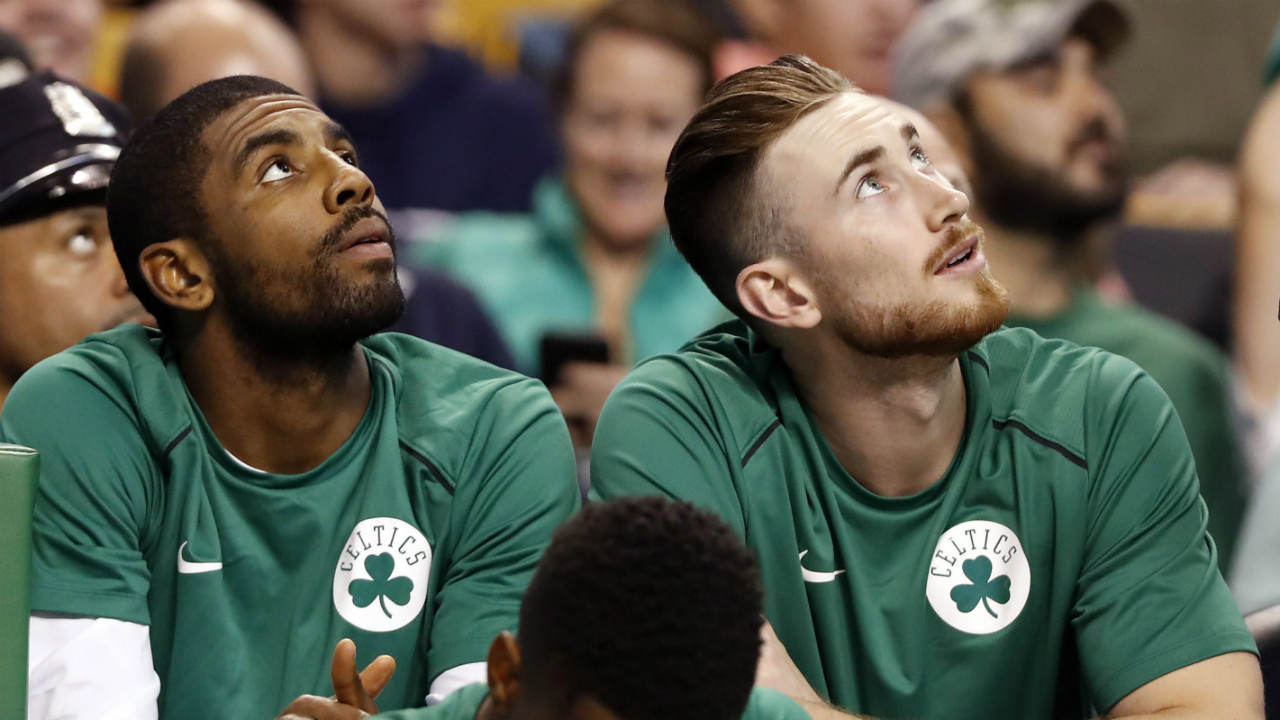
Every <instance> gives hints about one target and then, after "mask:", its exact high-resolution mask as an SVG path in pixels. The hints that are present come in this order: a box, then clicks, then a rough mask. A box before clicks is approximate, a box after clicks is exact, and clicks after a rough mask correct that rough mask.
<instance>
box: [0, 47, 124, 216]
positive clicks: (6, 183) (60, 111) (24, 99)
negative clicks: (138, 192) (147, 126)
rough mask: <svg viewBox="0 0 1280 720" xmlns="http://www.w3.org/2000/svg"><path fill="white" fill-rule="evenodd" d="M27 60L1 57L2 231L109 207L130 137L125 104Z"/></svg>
mask: <svg viewBox="0 0 1280 720" xmlns="http://www.w3.org/2000/svg"><path fill="white" fill-rule="evenodd" d="M21 60H22V59H21V57H20V56H19V55H17V54H9V56H8V57H3V56H0V70H2V71H0V107H2V108H4V112H0V224H10V223H14V222H23V221H26V220H31V219H35V218H38V217H41V216H44V215H48V214H49V213H52V212H56V211H58V210H61V209H64V208H67V207H75V206H79V205H91V204H98V203H103V202H105V198H106V188H107V180H108V179H109V178H110V176H111V167H112V165H113V164H114V163H115V160H116V158H117V157H119V156H120V148H121V147H122V146H123V145H124V139H125V138H124V136H125V133H126V132H127V131H128V115H127V114H126V112H125V110H124V108H123V107H122V106H121V105H119V104H118V103H115V102H113V101H111V100H109V99H107V98H106V97H103V96H102V95H99V94H97V93H95V92H93V91H92V90H89V89H88V88H86V87H84V86H82V85H79V84H77V83H74V82H72V81H70V80H65V79H63V78H60V77H58V76H56V75H54V74H53V73H51V72H34V73H33V72H30V70H29V66H27V65H25V64H18V63H20V62H21ZM15 61H17V62H15Z"/></svg>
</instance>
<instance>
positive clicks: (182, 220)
mask: <svg viewBox="0 0 1280 720" xmlns="http://www.w3.org/2000/svg"><path fill="white" fill-rule="evenodd" d="M108 217H109V221H110V226H111V230H112V235H113V236H114V237H115V238H116V254H117V255H118V257H119V260H120V264H121V266H122V267H123V268H124V271H125V275H126V277H127V278H128V281H129V286H130V287H131V288H132V289H133V290H134V292H135V294H137V295H138V297H139V298H140V299H141V300H142V302H143V304H144V305H145V306H146V307H147V308H148V309H149V310H150V311H151V312H152V314H154V315H155V317H156V319H157V321H158V322H159V325H160V328H161V330H160V331H149V330H145V329H143V328H142V327H139V326H136V325H129V326H125V327H123V328H119V329H117V330H114V331H111V332H108V333H104V334H101V335H97V336H94V337H92V338H90V339H88V340H86V341H85V342H84V343H82V344H80V345H78V346H76V347H74V348H72V349H71V350H69V351H67V352H65V353H62V354H60V355H57V356H55V357H54V358H52V359H50V360H48V361H46V362H44V363H42V364H41V365H39V366H37V367H36V368H34V369H33V370H31V371H30V372H29V373H28V374H27V375H26V376H24V377H23V378H22V380H21V381H20V382H19V383H18V384H17V385H16V386H15V387H14V390H13V392H12V394H11V395H10V397H9V401H8V402H7V403H6V406H5V409H4V414H3V416H0V438H2V439H3V440H4V441H8V442H16V443H20V444H23V445H28V446H31V447H34V448H36V449H38V450H40V452H41V454H42V456H43V465H42V469H41V477H40V485H39V489H38V493H37V499H36V507H35V517H34V527H35V538H34V556H33V566H34V569H33V578H34V579H33V587H32V592H31V607H32V609H33V617H32V622H31V637H32V640H31V646H32V651H31V673H30V677H31V686H30V695H31V698H30V707H31V711H32V714H31V715H30V717H55V716H56V717H59V718H66V717H85V718H89V717H92V718H100V717H129V718H155V717H157V716H158V717H161V718H190V717H271V716H273V715H274V714H275V713H276V712H277V711H278V710H279V709H280V708H282V707H284V706H285V705H286V704H287V703H288V702H289V701H291V700H292V699H293V698H294V697H296V696H298V695H300V694H303V693H313V692H322V691H325V690H326V689H327V688H328V686H329V673H328V669H329V662H328V658H329V654H330V653H329V650H330V648H332V647H333V646H334V644H335V643H337V642H338V640H339V639H341V638H343V637H350V638H352V639H354V640H355V641H356V642H358V643H359V646H360V648H361V650H363V651H367V652H369V653H370V654H371V655H373V654H377V655H379V656H382V655H386V656H390V658H391V659H390V660H388V659H380V660H378V661H376V662H375V663H374V664H373V665H372V666H371V668H370V673H371V675H373V676H376V677H371V678H370V680H369V684H370V685H372V686H374V687H381V686H382V685H383V683H384V681H386V678H387V675H388V673H389V671H390V669H391V667H390V666H391V664H392V662H393V661H394V664H395V665H396V666H398V670H397V671H396V672H395V674H394V675H393V676H392V677H391V678H390V681H389V682H386V684H385V688H384V689H382V691H381V695H380V698H379V700H380V702H381V704H382V706H383V707H384V708H387V709H392V708H400V707H407V706H418V705H421V704H422V703H423V702H424V700H426V701H428V702H431V701H432V698H429V697H428V693H430V694H431V695H434V696H437V697H438V696H441V695H444V694H446V693H448V692H449V691H450V690H451V689H453V688H456V687H459V686H462V685H465V684H468V683H470V682H474V681H477V680H483V679H484V677H485V674H484V662H483V661H484V658H485V654H486V650H487V648H488V643H489V640H490V639H491V638H492V636H493V635H494V634H495V633H498V632H501V631H502V630H504V629H507V630H509V629H511V628H512V627H514V624H515V622H516V617H517V612H518V608H519V604H520V595H521V593H522V591H523V589H524V586H525V585H526V584H527V583H528V580H529V578H530V576H531V575H532V573H533V569H534V566H535V564H536V562H537V559H538V557H539V555H540V554H541V552H542V550H543V548H544V547H545V546H546V544H547V543H548V542H549V539H550V536H551V531H552V529H553V528H554V527H555V526H557V525H558V524H559V523H560V522H561V521H562V520H563V519H564V518H566V517H568V516H569V515H570V514H571V513H572V512H573V511H574V509H575V508H576V507H577V504H578V491H577V486H576V482H575V476H574V461H573V454H572V450H571V449H570V446H569V438H568V433H567V430H566V429H565V426H564V422H563V420H562V419H561V418H560V416H559V414H558V413H557V412H556V408H555V405H554V404H553V403H552V401H551V398H550V396H549V394H548V393H547V392H546V390H545V389H544V388H543V387H542V386H541V385H539V384H538V383H536V382H534V381H532V380H528V379H526V378H523V377H521V376H519V375H516V374H514V373H510V372H507V371H504V370H500V369H498V368H495V367H493V366H491V365H488V364H485V363H483V362H480V361H477V360H474V359H472V358H470V357H467V356H464V355H461V354H459V353H455V352H453V351H449V350H445V349H444V348H441V347H438V346H435V345H431V344H429V343H426V342H424V341H420V340H416V339H413V338H409V337H407V336H400V335H373V333H375V332H377V331H378V330H380V329H382V328H384V327H386V326H387V325H389V324H391V323H392V322H393V321H394V320H395V319H396V317H397V315H399V313H400V312H401V309H402V306H403V296H402V293H401V290H400V287H399V285H398V283H397V280H396V273H395V250H394V247H395V246H394V239H393V237H392V233H391V229H390V227H389V226H388V225H387V222H386V220H385V218H384V216H383V209H382V205H381V203H380V202H379V200H378V198H377V196H376V195H375V193H374V188H373V185H372V184H371V183H370V182H369V179H368V177H366V176H365V174H364V173H363V172H362V171H360V169H359V166H358V162H357V160H356V150H355V148H354V147H353V146H352V144H351V142H350V139H349V138H348V136H347V135H346V133H345V131H344V130H343V129H342V127H341V126H339V125H337V124H336V123H334V122H332V121H331V120H330V119H329V118H327V117H326V116H325V115H324V114H323V113H321V112H320V111H319V110H317V109H316V107H315V106H314V105H313V104H312V103H311V102H310V101H308V100H307V99H305V98H303V97H301V96H299V95H297V94H296V93H295V92H294V91H293V90H291V89H289V88H288V87H285V86H283V85H281V84H279V83H277V82H274V81H270V80H266V79H263V78H257V77H249V76H237V77H231V78H225V79H220V80H214V81H211V82H208V83H205V84H203V85H200V86H197V87H196V88H194V89H192V90H190V91H189V92H187V93H186V94H184V95H182V96H181V97H179V98H178V99H177V100H175V101H174V102H173V103H171V104H170V105H168V106H167V107H165V108H164V109H162V110H161V111H160V112H159V113H157V114H156V116H155V117H154V118H153V119H152V120H151V121H149V122H148V123H147V124H146V125H144V126H143V127H141V128H140V129H139V130H138V131H137V133H136V134H135V135H134V137H133V138H132V139H131V140H130V142H129V144H128V145H127V146H126V147H125V149H124V151H123V153H122V154H121V156H120V159H119V161H118V163H117V164H116V167H115V170H114V171H113V173H112V185H111V191H110V195H109V197H108ZM71 422H73V423H74V424H75V425H74V427H75V430H74V431H71V432H69V427H68V423H71Z"/></svg>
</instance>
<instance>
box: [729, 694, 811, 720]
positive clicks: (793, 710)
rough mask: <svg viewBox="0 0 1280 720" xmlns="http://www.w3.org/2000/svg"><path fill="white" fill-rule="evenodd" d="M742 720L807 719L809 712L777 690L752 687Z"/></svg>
mask: <svg viewBox="0 0 1280 720" xmlns="http://www.w3.org/2000/svg"><path fill="white" fill-rule="evenodd" d="M742 720H809V713H807V712H805V710H804V708H802V707H800V706H799V705H797V704H796V702H795V701H794V700H792V699H791V698H789V697H787V696H786V695H783V694H782V693H780V692H778V691H777V690H769V689H767V688H759V687H758V688H752V689H751V699H750V700H749V701H748V702H747V709H746V711H745V712H743V713H742Z"/></svg>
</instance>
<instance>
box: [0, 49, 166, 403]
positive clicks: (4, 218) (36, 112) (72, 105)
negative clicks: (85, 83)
mask: <svg viewBox="0 0 1280 720" xmlns="http://www.w3.org/2000/svg"><path fill="white" fill-rule="evenodd" d="M6 39H7V36H3V34H0V45H3V46H6V47H7V52H4V54H3V55H0V107H3V108H4V112H0V247H3V248H4V253H3V254H0V318H3V320H0V405H3V404H4V399H5V397H6V396H7V395H8V394H9V389H10V388H11V387H13V383H14V382H16V381H17V379H18V377H19V376H20V375H22V374H23V373H24V372H26V371H27V369H28V368H30V367H31V366H32V365H34V364H36V363H37V362H39V361H40V360H43V359H44V358H46V357H48V356H50V355H52V354H54V353H56V352H58V351H60V350H63V349H65V348H67V347H70V346H71V345H74V344H75V343H77V342H79V341H80V339H81V338H83V337H84V336H85V335H88V334H90V333H94V332H98V331H99V330H106V329H108V328H111V327H114V326H115V325H117V324H119V323H121V322H124V321H126V320H143V319H145V313H144V312H143V311H142V305H141V304H139V302H138V301H137V300H136V299H135V298H134V297H133V295H131V294H130V293H129V286H128V285H127V284H126V283H125V279H124V273H123V272H121V270H120V264H119V263H118V262H117V261H116V256H115V253H114V252H112V249H111V238H110V236H109V235H108V233H107V211H106V185H107V179H108V176H109V175H110V173H111V166H112V164H113V162H114V161H115V158H116V156H117V155H119V154H120V145H121V143H122V141H123V138H122V133H123V132H125V131H126V130H127V128H128V125H127V121H126V119H125V114H124V109H123V108H121V107H120V106H118V105H116V104H115V103H113V102H111V101H110V100H108V99H106V98H104V97H102V96H100V95H97V94H95V93H93V92H92V91H91V90H88V89H86V88H83V87H80V86H78V85H76V84H74V83H72V82H69V81H66V80H61V79H59V78H58V77H56V76H54V75H53V74H51V73H48V72H40V73H35V74H28V72H27V70H28V68H27V66H26V65H25V63H24V60H23V58H22V57H21V56H20V55H19V54H18V53H19V50H18V47H19V46H18V45H17V44H16V43H12V42H7V41H5V40H6Z"/></svg>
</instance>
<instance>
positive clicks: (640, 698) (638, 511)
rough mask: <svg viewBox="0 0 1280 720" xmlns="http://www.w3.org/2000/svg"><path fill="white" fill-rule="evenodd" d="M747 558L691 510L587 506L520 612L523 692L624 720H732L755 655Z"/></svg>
mask: <svg viewBox="0 0 1280 720" xmlns="http://www.w3.org/2000/svg"><path fill="white" fill-rule="evenodd" d="M763 602H764V591H763V589H762V586H761V580H760V570H759V567H758V565H757V563H756V558H755V555H754V554H753V553H752V552H751V550H749V549H748V548H747V547H746V546H745V545H744V544H743V543H742V541H741V540H740V539H739V538H738V536H737V535H736V534H735V533H734V531H733V530H732V528H730V527H729V526H728V525H726V524H725V522H724V521H723V520H721V519H719V518H718V517H716V516H715V515H712V514H711V513H708V512H706V511H705V510H701V509H699V508H697V507H694V506H693V505H692V504H690V503H685V502H673V501H671V500H667V499H665V498H660V497H633V498H624V499H620V500H611V501H608V502H594V503H589V504H588V505H586V506H585V507H584V508H583V509H582V511H581V512H580V513H578V515H577V516H575V517H574V518H572V519H571V520H569V521H568V522H567V523H565V524H564V525H562V526H561V527H560V529H559V530H557V531H556V534H555V537H554V538H553V540H552V542H551V545H550V546H549V547H548V548H547V551H546V553H545V554H544V555H543V556H542V560H541V561H540V562H539V563H538V569H537V572H536V573H534V576H533V580H532V581H531V582H530V584H529V588H528V590H527V591H526V592H525V596H524V601H523V603H522V604H521V607H520V632H519V644H520V650H521V656H522V659H523V670H522V676H523V681H522V682H521V692H522V693H539V696H538V699H539V700H540V701H542V702H549V703H552V704H561V703H568V702H571V701H572V700H573V698H574V697H577V696H588V697H591V698H592V699H594V700H596V701H597V702H599V703H601V704H602V705H604V706H605V707H607V708H608V709H609V710H610V711H612V712H613V713H615V714H616V715H618V716H619V717H620V718H622V719H623V720H648V719H649V718H664V719H666V720H738V718H740V717H741V716H742V712H743V710H744V709H745V708H746V705H747V699H748V696H749V695H750V693H751V685H752V683H753V681H754V679H755V668H756V662H757V660H758V658H759V655H760V640H759V633H760V625H761V613H762V612H763Z"/></svg>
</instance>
